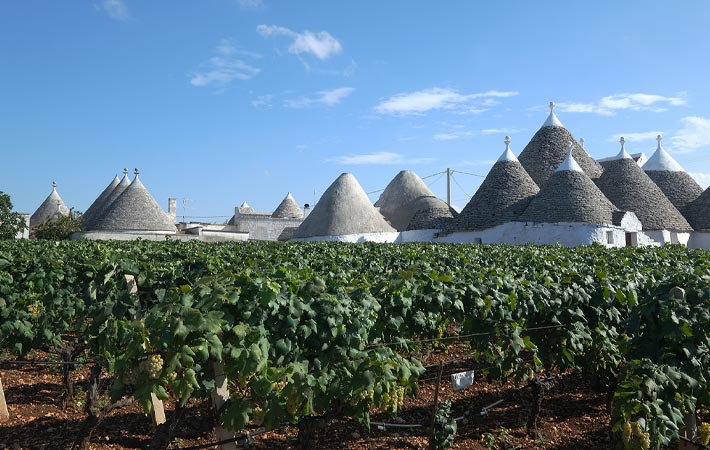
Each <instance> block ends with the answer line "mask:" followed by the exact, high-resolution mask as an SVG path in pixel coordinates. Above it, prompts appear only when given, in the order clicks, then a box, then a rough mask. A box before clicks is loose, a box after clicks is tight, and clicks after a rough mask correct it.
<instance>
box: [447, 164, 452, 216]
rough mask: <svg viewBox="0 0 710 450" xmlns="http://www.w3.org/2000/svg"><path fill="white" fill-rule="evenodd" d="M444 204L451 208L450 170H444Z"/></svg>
mask: <svg viewBox="0 0 710 450" xmlns="http://www.w3.org/2000/svg"><path fill="white" fill-rule="evenodd" d="M446 204H447V205H449V208H450V207H451V169H449V168H448V167H447V168H446Z"/></svg>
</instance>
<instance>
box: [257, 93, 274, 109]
mask: <svg viewBox="0 0 710 450" xmlns="http://www.w3.org/2000/svg"><path fill="white" fill-rule="evenodd" d="M273 99H274V96H273V95H271V94H268V95H260V96H259V97H257V98H255V99H254V100H252V101H251V106H253V107H254V108H259V109H271V106H272V104H271V101H272V100H273Z"/></svg>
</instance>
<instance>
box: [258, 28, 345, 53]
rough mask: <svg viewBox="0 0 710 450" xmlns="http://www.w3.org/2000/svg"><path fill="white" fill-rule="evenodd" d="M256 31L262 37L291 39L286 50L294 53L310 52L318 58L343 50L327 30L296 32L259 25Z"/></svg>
mask: <svg viewBox="0 0 710 450" xmlns="http://www.w3.org/2000/svg"><path fill="white" fill-rule="evenodd" d="M256 31H257V32H258V33H259V34H260V35H262V36H263V37H272V36H285V37H288V38H289V39H292V42H291V45H290V46H289V47H288V51H289V52H290V53H293V54H295V55H300V54H303V53H310V54H312V55H314V56H315V57H316V58H318V59H321V60H323V59H328V58H329V57H331V56H332V55H337V54H338V53H340V52H342V51H343V46H342V45H341V44H340V42H339V41H338V40H337V39H336V38H334V37H333V36H332V35H331V34H330V33H328V32H327V31H319V32H317V33H313V32H311V31H308V30H306V31H304V32H302V33H297V32H295V31H293V30H290V29H288V28H285V27H280V26H278V25H259V26H257V27H256Z"/></svg>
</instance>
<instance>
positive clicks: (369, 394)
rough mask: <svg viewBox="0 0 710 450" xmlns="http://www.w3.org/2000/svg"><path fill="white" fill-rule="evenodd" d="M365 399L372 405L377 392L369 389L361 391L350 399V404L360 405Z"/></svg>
mask: <svg viewBox="0 0 710 450" xmlns="http://www.w3.org/2000/svg"><path fill="white" fill-rule="evenodd" d="M363 401H367V403H368V404H369V405H372V403H373V402H374V401H375V392H374V391H368V390H364V391H361V392H360V393H359V394H358V395H355V396H353V397H352V398H351V399H350V404H351V405H352V406H355V405H359V404H360V403H362V402H363Z"/></svg>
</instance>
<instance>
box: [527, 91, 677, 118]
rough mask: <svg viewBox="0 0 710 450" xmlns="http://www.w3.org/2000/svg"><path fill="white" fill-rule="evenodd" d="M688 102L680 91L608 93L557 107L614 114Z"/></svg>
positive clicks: (564, 109)
mask: <svg viewBox="0 0 710 450" xmlns="http://www.w3.org/2000/svg"><path fill="white" fill-rule="evenodd" d="M687 103H688V101H687V99H686V94H685V92H680V93H678V94H676V96H674V97H666V96H663V95H656V94H643V93H635V94H614V95H608V96H606V97H602V98H601V99H600V100H599V101H596V102H591V103H580V102H560V103H557V104H556V107H557V110H558V111H561V112H571V113H592V114H599V115H602V116H614V115H616V114H617V112H618V111H622V110H631V111H651V112H663V111H666V110H667V109H668V107H670V106H684V105H686V104H687ZM535 109H542V108H541V107H540V108H535Z"/></svg>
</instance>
